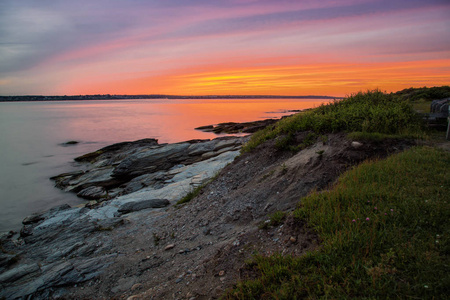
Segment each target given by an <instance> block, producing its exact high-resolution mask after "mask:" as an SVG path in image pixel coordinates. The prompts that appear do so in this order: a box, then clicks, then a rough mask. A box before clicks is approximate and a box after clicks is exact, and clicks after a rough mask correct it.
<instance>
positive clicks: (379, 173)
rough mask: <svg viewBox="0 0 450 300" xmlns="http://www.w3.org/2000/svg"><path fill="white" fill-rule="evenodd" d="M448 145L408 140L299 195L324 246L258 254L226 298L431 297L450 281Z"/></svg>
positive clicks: (302, 214) (301, 213)
mask: <svg viewBox="0 0 450 300" xmlns="http://www.w3.org/2000/svg"><path fill="white" fill-rule="evenodd" d="M449 170H450V153H449V152H445V151H442V150H437V149H434V148H429V147H421V148H413V149H411V150H408V151H406V152H403V153H400V154H397V155H394V156H391V157H388V158H387V159H386V160H381V161H369V162H366V163H363V164H361V165H359V166H358V167H356V168H354V169H352V170H350V171H348V172H346V173H344V174H343V175H342V176H341V177H340V179H339V181H338V183H337V184H336V185H335V187H334V188H333V189H332V190H330V191H326V192H315V193H312V194H311V195H309V196H307V197H305V198H304V199H302V200H301V202H300V203H301V204H300V206H299V208H298V209H297V210H295V211H294V216H295V217H296V218H299V219H302V220H307V222H308V224H309V225H310V226H312V227H313V228H314V229H315V230H316V231H317V232H318V234H319V236H320V238H321V240H322V246H321V248H320V249H319V250H317V251H314V252H312V253H309V254H307V255H305V256H303V257H291V256H282V255H273V256H268V257H267V256H260V255H259V256H256V257H255V260H254V261H253V262H252V263H251V264H250V265H249V267H250V268H252V269H253V270H254V272H255V273H256V274H257V278H256V279H254V280H248V281H243V282H240V283H238V284H237V286H236V287H235V289H233V290H232V291H229V292H228V293H227V295H226V296H225V298H226V299H300V298H308V299H317V298H330V299H346V298H363V297H364V298H382V299H386V298H410V297H411V298H415V297H419V298H421V299H422V298H435V299H444V298H446V296H448V294H447V292H448V286H450V275H449V272H448V268H449V265H450V259H449V252H450V224H449V223H448V220H449V218H450V204H449V199H448V195H450V176H449Z"/></svg>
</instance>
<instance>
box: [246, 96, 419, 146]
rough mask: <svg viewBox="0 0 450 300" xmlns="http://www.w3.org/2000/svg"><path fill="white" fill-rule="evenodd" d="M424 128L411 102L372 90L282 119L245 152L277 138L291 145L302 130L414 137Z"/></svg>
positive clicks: (253, 137) (262, 133) (248, 144)
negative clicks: (375, 133)
mask: <svg viewBox="0 0 450 300" xmlns="http://www.w3.org/2000/svg"><path fill="white" fill-rule="evenodd" d="M420 127H421V120H420V118H419V117H418V116H417V114H416V113H415V111H414V110H413V108H412V106H411V104H410V103H409V102H408V101H407V100H403V99H400V97H397V96H395V95H393V94H386V93H383V92H381V91H379V90H372V91H367V92H365V93H362V92H359V93H357V94H354V95H351V96H349V97H347V98H345V99H343V100H341V101H334V102H332V103H330V104H327V105H322V106H320V107H318V108H316V109H313V110H310V111H306V112H303V113H300V114H296V115H294V116H291V117H288V118H285V119H282V120H280V121H279V122H277V123H276V124H275V125H274V126H269V127H267V128H266V129H264V130H262V131H260V132H257V133H255V134H254V135H253V136H252V138H251V139H250V141H249V142H248V143H247V144H246V145H245V146H244V147H243V151H244V152H245V151H251V150H252V149H254V148H255V147H256V146H258V145H259V144H261V143H263V142H264V141H267V140H269V139H273V138H276V137H278V138H279V139H281V141H282V144H283V145H288V144H289V142H292V140H293V137H294V135H295V134H296V133H297V132H299V131H307V130H308V131H313V132H314V133H315V134H318V135H320V134H323V133H331V132H338V131H348V132H354V131H358V132H369V133H373V132H377V133H382V134H391V135H392V134H401V135H407V136H411V135H413V136H414V135H415V134H416V133H417V132H419V131H420Z"/></svg>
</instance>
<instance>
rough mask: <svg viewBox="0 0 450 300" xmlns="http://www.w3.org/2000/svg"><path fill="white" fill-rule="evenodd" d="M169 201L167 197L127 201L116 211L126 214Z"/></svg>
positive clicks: (160, 205) (166, 203) (161, 205)
mask: <svg viewBox="0 0 450 300" xmlns="http://www.w3.org/2000/svg"><path fill="white" fill-rule="evenodd" d="M169 204H170V202H169V200H167V199H149V200H143V201H139V202H128V203H125V204H124V205H122V206H121V207H120V208H119V209H118V211H119V212H120V213H123V214H127V213H130V212H133V211H140V210H143V209H147V208H161V207H166V206H167V205H169Z"/></svg>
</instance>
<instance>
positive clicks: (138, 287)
mask: <svg viewBox="0 0 450 300" xmlns="http://www.w3.org/2000/svg"><path fill="white" fill-rule="evenodd" d="M141 287H142V283H136V284H134V285H133V286H132V287H131V290H132V291H134V290H137V289H140V288H141Z"/></svg>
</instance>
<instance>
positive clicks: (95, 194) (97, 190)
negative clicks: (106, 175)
mask: <svg viewBox="0 0 450 300" xmlns="http://www.w3.org/2000/svg"><path fill="white" fill-rule="evenodd" d="M107 195H108V194H107V192H106V191H105V189H104V188H102V187H100V186H90V187H87V188H85V189H83V190H81V191H79V192H78V193H77V196H78V197H81V198H84V199H88V200H98V199H102V198H105V197H106V196H107Z"/></svg>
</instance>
